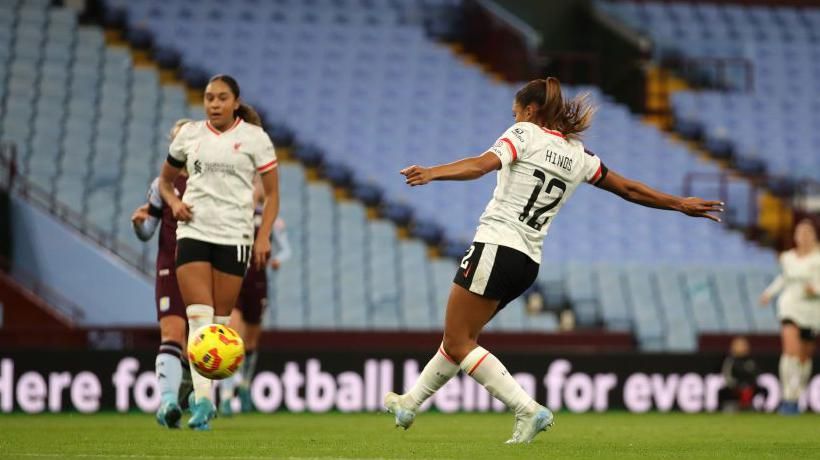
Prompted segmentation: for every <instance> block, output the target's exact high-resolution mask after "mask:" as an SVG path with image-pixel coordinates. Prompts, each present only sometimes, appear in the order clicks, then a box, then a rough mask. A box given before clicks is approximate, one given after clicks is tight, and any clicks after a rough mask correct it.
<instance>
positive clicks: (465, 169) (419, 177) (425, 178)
mask: <svg viewBox="0 0 820 460" xmlns="http://www.w3.org/2000/svg"><path fill="white" fill-rule="evenodd" d="M497 169H501V160H499V159H498V156H497V155H496V154H494V153H491V152H486V153H484V154H483V155H481V156H477V157H470V158H464V159H463V160H458V161H455V162H453V163H448V164H446V165H438V166H432V167H429V168H425V167H424V166H417V165H413V166H409V167H407V168H404V169H402V170H401V171H400V172H401V174H402V175H404V177H406V178H407V180H406V182H407V185H410V186H412V187H415V186H416V185H424V184H426V183H428V182H430V181H433V180H473V179H478V178H479V177H481V176H483V175H485V174H487V173H488V172H490V171H495V170H497Z"/></svg>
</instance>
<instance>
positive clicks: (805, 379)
mask: <svg viewBox="0 0 820 460" xmlns="http://www.w3.org/2000/svg"><path fill="white" fill-rule="evenodd" d="M811 367H812V362H811V358H809V359H807V360H806V361H805V362H802V363H800V393H803V392H804V391H806V388H807V387H808V386H809V380H811V371H812V368H811Z"/></svg>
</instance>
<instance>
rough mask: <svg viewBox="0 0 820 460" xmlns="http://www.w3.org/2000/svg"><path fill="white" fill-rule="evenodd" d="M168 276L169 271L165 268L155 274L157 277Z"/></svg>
mask: <svg viewBox="0 0 820 460" xmlns="http://www.w3.org/2000/svg"><path fill="white" fill-rule="evenodd" d="M170 274H171V270H169V269H167V268H163V269H161V270H160V271H159V273H157V276H168V275H170Z"/></svg>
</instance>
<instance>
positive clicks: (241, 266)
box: [211, 245, 251, 325]
mask: <svg viewBox="0 0 820 460" xmlns="http://www.w3.org/2000/svg"><path fill="white" fill-rule="evenodd" d="M250 251H251V248H250V246H241V245H240V246H225V245H215V250H214V258H213V270H212V271H211V276H212V278H213V291H212V292H213V299H214V322H215V323H217V324H224V325H227V324H228V323H229V322H230V319H231V316H230V315H231V311H233V309H234V307H236V305H237V300H238V299H239V292H240V290H241V289H242V280H243V278H244V277H245V270H247V268H248V258H249V257H250Z"/></svg>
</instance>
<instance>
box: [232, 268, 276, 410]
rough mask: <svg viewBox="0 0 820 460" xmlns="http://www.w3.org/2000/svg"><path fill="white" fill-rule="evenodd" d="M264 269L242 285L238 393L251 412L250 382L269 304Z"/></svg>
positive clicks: (243, 407)
mask: <svg viewBox="0 0 820 460" xmlns="http://www.w3.org/2000/svg"><path fill="white" fill-rule="evenodd" d="M265 277H266V274H265V272H264V270H263V271H262V272H261V273H260V272H258V271H255V272H253V276H252V277H249V278H246V280H245V281H246V283H245V285H244V286H242V291H243V293H244V292H245V291H246V287H247V293H248V294H249V295H247V296H243V302H244V303H243V307H242V315H241V320H242V326H243V330H242V339H243V340H244V341H245V360H244V361H242V366H241V367H240V368H239V371H238V372H237V380H236V382H237V385H238V387H237V395H238V396H239V402H240V403H241V406H242V412H251V411H252V410H253V402H252V401H251V393H250V384H251V382H252V381H253V375H254V373H255V372H256V358H257V356H258V355H257V349H258V348H259V337H260V336H261V335H262V314H263V313H264V311H265V308H266V307H267V304H268V283H267V279H266V278H265Z"/></svg>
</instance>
